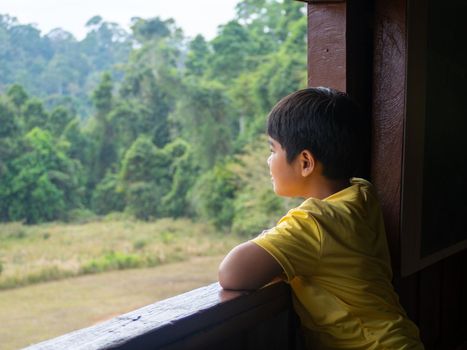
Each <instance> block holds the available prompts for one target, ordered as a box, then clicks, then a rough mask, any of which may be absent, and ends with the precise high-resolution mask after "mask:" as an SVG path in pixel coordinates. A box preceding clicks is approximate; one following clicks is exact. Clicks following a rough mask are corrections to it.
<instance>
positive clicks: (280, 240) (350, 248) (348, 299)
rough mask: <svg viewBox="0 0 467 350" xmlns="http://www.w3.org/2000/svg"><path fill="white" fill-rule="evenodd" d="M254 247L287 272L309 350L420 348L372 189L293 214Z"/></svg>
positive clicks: (355, 183) (361, 184) (364, 186)
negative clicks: (394, 273) (395, 277)
mask: <svg viewBox="0 0 467 350" xmlns="http://www.w3.org/2000/svg"><path fill="white" fill-rule="evenodd" d="M252 242H254V243H256V244H258V245H259V246H261V247H262V248H264V249H265V250H266V251H268V252H269V253H270V254H271V255H272V256H273V257H274V258H275V259H276V260H277V261H278V263H279V264H280V265H281V266H282V268H283V270H284V272H285V274H286V276H287V280H288V282H289V283H290V285H291V287H292V290H293V295H294V308H295V310H296V312H297V314H298V315H299V317H300V319H301V323H302V327H303V328H304V333H305V340H306V343H307V347H308V348H310V349H314V350H318V349H423V345H422V344H421V342H420V340H419V335H418V329H417V327H416V326H415V325H414V324H413V323H412V322H411V321H410V320H409V319H408V318H407V316H406V314H405V312H404V310H403V309H402V307H401V306H400V304H399V301H398V297H397V295H396V293H395V292H394V290H393V287H392V284H391V278H392V273H391V266H390V256H389V251H388V247H387V242H386V235H385V231H384V224H383V219H382V215H381V210H380V207H379V204H378V201H377V199H376V197H375V194H374V191H373V188H372V185H371V184H370V183H369V182H368V181H366V180H363V179H358V178H354V179H352V180H351V186H349V187H347V188H345V189H344V190H342V191H340V192H337V193H335V194H333V195H332V196H330V197H328V198H326V199H323V200H319V199H314V198H310V199H307V200H306V201H305V202H303V203H302V204H301V205H300V206H299V207H298V208H295V209H292V210H290V211H289V212H288V213H287V215H286V216H284V217H283V218H282V219H281V220H280V221H279V222H278V224H277V226H276V227H274V228H272V229H271V230H268V231H265V232H263V233H262V234H261V235H260V236H258V237H257V238H255V239H253V240H252Z"/></svg>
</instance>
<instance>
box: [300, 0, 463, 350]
mask: <svg viewBox="0 0 467 350" xmlns="http://www.w3.org/2000/svg"><path fill="white" fill-rule="evenodd" d="M410 1H411V0H391V1H386V0H373V1H367V0H353V1H352V0H348V1H340V2H321V1H313V0H310V1H309V4H308V18H309V32H308V42H309V51H308V72H309V85H310V86H319V85H323V86H331V87H335V88H338V89H339V88H340V89H341V90H346V91H347V92H348V93H349V94H350V95H352V96H353V97H354V98H355V99H356V100H357V101H358V102H360V104H363V105H365V104H366V105H367V106H369V108H367V109H366V110H365V112H366V113H368V115H369V117H370V119H371V123H372V150H371V156H370V159H369V163H370V179H371V181H372V182H373V183H374V184H375V186H376V187H377V189H378V193H379V197H380V200H381V204H382V207H383V214H384V217H385V223H386V230H387V235H388V242H389V246H390V250H391V255H392V263H393V271H394V285H395V288H396V290H397V291H398V293H399V295H400V300H401V303H402V304H403V306H404V308H405V309H406V311H407V313H408V314H409V316H410V318H411V319H413V320H414V321H415V322H416V323H417V324H418V325H419V328H420V331H421V337H422V340H423V342H424V344H425V346H426V348H427V349H442V350H449V349H461V348H467V342H466V340H467V282H466V281H467V251H465V250H464V251H463V252H460V253H457V254H455V255H452V256H450V257H447V258H445V259H443V260H441V261H439V262H437V263H434V264H432V265H430V266H428V267H426V268H424V269H423V270H420V271H418V272H415V273H413V274H411V275H409V276H407V277H402V276H401V273H400V271H401V232H402V230H401V216H402V212H403V208H402V203H403V201H402V199H403V198H402V196H403V191H410V187H408V186H406V187H405V188H404V187H403V186H402V184H403V174H404V142H405V139H404V137H405V130H404V127H405V123H406V118H407V113H406V112H407V62H408V59H407V57H408V47H407V44H408V43H407V6H408V5H409V4H408V2H410ZM439 6H443V5H442V4H441V3H440V5H439ZM355 33H360V34H359V35H355ZM363 33H366V34H363ZM368 33H370V34H371V35H368ZM369 38H370V39H369ZM460 44H461V43H460ZM462 45H465V44H462ZM356 53H358V55H359V57H360V59H358V60H356V59H355V55H356ZM368 57H370V59H368ZM466 63H467V62H466ZM324 73H325V74H324ZM368 77H370V78H368ZM356 81H357V82H356ZM446 137H449V135H446ZM420 177H421V174H420ZM466 231H467V229H466ZM405 234H411V233H410V232H409V233H405Z"/></svg>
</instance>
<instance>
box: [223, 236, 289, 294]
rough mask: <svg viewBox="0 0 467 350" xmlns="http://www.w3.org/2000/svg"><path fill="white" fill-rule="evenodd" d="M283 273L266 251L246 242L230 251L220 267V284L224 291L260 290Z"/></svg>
mask: <svg viewBox="0 0 467 350" xmlns="http://www.w3.org/2000/svg"><path fill="white" fill-rule="evenodd" d="M282 273H283V270H282V267H281V266H280V265H279V263H278V262H277V261H276V259H274V258H273V257H272V255H271V254H269V253H268V252H267V251H266V250H264V249H263V248H261V247H260V246H258V245H257V244H255V243H253V242H245V243H242V244H240V245H238V246H236V247H235V248H234V249H232V250H231V251H230V253H229V254H227V256H226V257H225V258H224V260H223V261H222V263H221V264H220V266H219V283H220V285H221V286H222V288H224V289H234V290H253V289H258V288H260V287H262V286H264V285H265V284H267V283H268V282H271V281H272V280H273V279H274V278H275V277H278V276H279V275H281V274H282Z"/></svg>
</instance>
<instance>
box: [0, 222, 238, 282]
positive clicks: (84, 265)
mask: <svg viewBox="0 0 467 350" xmlns="http://www.w3.org/2000/svg"><path fill="white" fill-rule="evenodd" d="M238 242H239V238H238V237H235V236H232V235H225V234H220V233H217V232H215V231H214V229H213V228H212V226H210V225H207V224H203V223H194V222H192V221H190V220H186V219H179V220H172V219H162V220H159V221H156V222H140V221H131V220H121V221H109V222H106V221H100V222H91V223H86V224H81V225H77V224H63V223H50V224H42V225H36V226H24V225H22V224H19V223H9V224H2V225H0V289H8V288H14V287H18V286H24V285H28V284H32V283H38V282H44V281H51V280H57V279H62V278H66V277H70V276H77V275H82V274H89V273H96V272H103V271H109V270H117V269H127V268H136V267H139V268H141V267H149V266H158V265H161V264H166V263H170V262H176V261H182V260H184V259H187V258H190V257H196V256H209V255H216V254H217V255H218V254H224V253H225V252H226V251H228V250H229V249H230V248H231V247H233V246H234V245H235V244H237V243H238Z"/></svg>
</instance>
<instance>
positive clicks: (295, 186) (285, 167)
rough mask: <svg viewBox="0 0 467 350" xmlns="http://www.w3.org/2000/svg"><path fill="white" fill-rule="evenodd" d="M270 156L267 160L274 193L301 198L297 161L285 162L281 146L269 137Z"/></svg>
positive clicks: (284, 154)
mask: <svg viewBox="0 0 467 350" xmlns="http://www.w3.org/2000/svg"><path fill="white" fill-rule="evenodd" d="M269 147H270V151H271V154H270V156H269V158H268V166H269V172H270V174H271V180H272V183H273V186H274V192H276V194H277V195H279V196H284V197H296V196H301V192H302V187H301V185H302V181H303V178H302V176H301V171H300V164H299V162H297V159H294V161H292V163H289V162H287V154H286V152H285V150H284V149H283V148H282V146H281V144H280V143H279V142H277V141H276V140H274V139H273V138H271V137H269Z"/></svg>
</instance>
